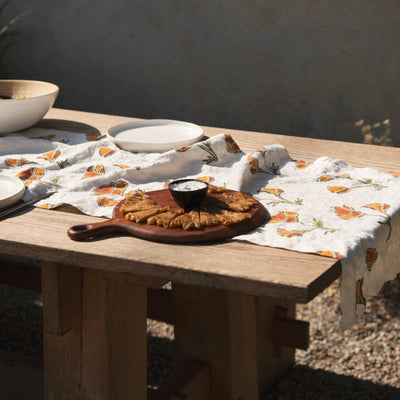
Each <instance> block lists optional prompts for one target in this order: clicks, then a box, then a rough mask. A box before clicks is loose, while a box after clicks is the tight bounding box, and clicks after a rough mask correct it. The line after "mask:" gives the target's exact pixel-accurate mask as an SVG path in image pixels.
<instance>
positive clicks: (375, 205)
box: [363, 203, 390, 212]
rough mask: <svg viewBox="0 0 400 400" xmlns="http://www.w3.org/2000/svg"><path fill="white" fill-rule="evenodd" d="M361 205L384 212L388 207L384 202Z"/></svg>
mask: <svg viewBox="0 0 400 400" xmlns="http://www.w3.org/2000/svg"><path fill="white" fill-rule="evenodd" d="M363 207H365V208H370V209H371V210H376V211H380V212H385V211H386V210H387V209H388V208H390V205H389V204H386V203H372V204H366V205H365V206H363Z"/></svg>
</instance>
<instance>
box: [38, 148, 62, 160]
mask: <svg viewBox="0 0 400 400" xmlns="http://www.w3.org/2000/svg"><path fill="white" fill-rule="evenodd" d="M60 154H61V151H60V150H53V151H49V152H47V153H44V154H42V155H41V156H39V157H38V158H43V159H44V160H47V161H54V160H55V159H56V158H57V157H58V156H59V155H60Z"/></svg>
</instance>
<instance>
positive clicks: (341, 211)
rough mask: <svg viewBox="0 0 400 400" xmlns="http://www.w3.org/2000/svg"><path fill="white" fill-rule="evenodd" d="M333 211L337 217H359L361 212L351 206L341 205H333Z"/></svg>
mask: <svg viewBox="0 0 400 400" xmlns="http://www.w3.org/2000/svg"><path fill="white" fill-rule="evenodd" d="M335 213H336V215H337V216H338V217H339V218H342V219H352V218H357V217H361V216H362V215H363V214H362V213H360V212H358V211H356V210H354V208H353V207H350V206H343V207H335Z"/></svg>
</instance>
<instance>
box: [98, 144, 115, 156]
mask: <svg viewBox="0 0 400 400" xmlns="http://www.w3.org/2000/svg"><path fill="white" fill-rule="evenodd" d="M115 151H116V150H111V149H110V148H108V147H104V146H102V147H100V149H99V154H100V155H101V156H102V157H109V156H111V155H113V154H114V153H115Z"/></svg>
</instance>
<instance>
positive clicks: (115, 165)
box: [114, 164, 131, 169]
mask: <svg viewBox="0 0 400 400" xmlns="http://www.w3.org/2000/svg"><path fill="white" fill-rule="evenodd" d="M114 167H119V168H122V169H127V168H130V167H131V166H130V165H126V164H114Z"/></svg>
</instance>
